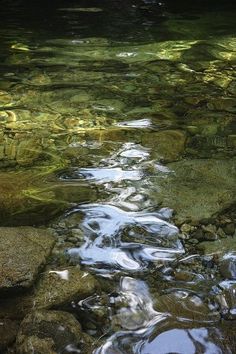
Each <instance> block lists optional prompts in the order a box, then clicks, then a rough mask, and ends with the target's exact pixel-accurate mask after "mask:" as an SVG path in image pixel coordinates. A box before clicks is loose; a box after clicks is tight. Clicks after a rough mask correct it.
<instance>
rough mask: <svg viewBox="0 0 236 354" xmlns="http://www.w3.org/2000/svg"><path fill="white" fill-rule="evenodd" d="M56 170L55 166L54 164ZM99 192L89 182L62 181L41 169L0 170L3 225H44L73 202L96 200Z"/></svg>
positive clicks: (1, 217) (0, 221)
mask: <svg viewBox="0 0 236 354" xmlns="http://www.w3.org/2000/svg"><path fill="white" fill-rule="evenodd" d="M52 169H53V167H52ZM95 196H96V191H95V190H94V189H92V188H91V187H90V186H89V185H88V184H86V183H81V182H80V181H78V183H66V182H63V181H58V180H56V178H55V177H54V176H53V175H50V167H49V168H48V172H47V170H46V169H45V172H44V171H43V169H42V171H41V172H40V171H39V170H36V169H35V170H25V171H16V172H13V171H9V172H1V173H0V225H3V226H8V225H11V226H18V225H37V224H42V223H44V224H45V222H47V221H48V220H50V219H51V218H52V217H54V216H56V215H57V214H58V213H59V212H61V211H63V210H65V209H66V208H68V207H69V206H70V205H71V203H74V202H76V203H79V202H86V201H90V200H94V199H95Z"/></svg>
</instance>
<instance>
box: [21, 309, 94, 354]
mask: <svg viewBox="0 0 236 354" xmlns="http://www.w3.org/2000/svg"><path fill="white" fill-rule="evenodd" d="M91 344H92V340H91V339H90V337H89V336H87V335H85V334H83V333H82V331H81V326H80V324H79V322H78V321H76V319H75V318H74V316H73V315H71V314H69V313H67V312H63V311H36V312H34V313H31V314H29V315H28V316H26V317H25V319H24V320H23V321H22V323H21V326H20V331H19V333H18V336H17V339H16V348H17V353H19V354H31V353H32V354H33V353H37V354H46V353H47V354H57V353H70V352H73V353H84V354H86V353H91V352H92V350H91Z"/></svg>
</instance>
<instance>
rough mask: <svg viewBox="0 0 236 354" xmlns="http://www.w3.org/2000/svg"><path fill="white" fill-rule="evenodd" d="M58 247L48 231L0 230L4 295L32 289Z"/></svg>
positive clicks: (0, 290)
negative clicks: (48, 259)
mask: <svg viewBox="0 0 236 354" xmlns="http://www.w3.org/2000/svg"><path fill="white" fill-rule="evenodd" d="M54 243H55V237H54V236H53V235H52V234H51V233H50V232H49V231H48V230H46V229H36V228H33V227H15V228H13V227H12V228H11V227H1V228H0V269H1V273H0V294H1V293H3V292H6V291H7V292H9V291H10V292H15V291H19V290H24V289H27V288H30V287H31V286H32V285H33V283H34V281H35V278H36V277H37V275H38V273H39V271H40V269H41V267H42V266H43V265H44V264H45V262H46V260H47V257H48V256H49V255H50V252H51V250H52V247H53V245H54Z"/></svg>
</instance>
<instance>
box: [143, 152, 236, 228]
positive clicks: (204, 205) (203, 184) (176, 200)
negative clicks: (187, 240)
mask: <svg viewBox="0 0 236 354" xmlns="http://www.w3.org/2000/svg"><path fill="white" fill-rule="evenodd" d="M168 168H169V169H170V170H171V171H172V173H169V174H168V177H167V178H160V177H157V178H158V180H156V182H155V186H156V188H155V191H153V190H152V191H151V193H150V195H151V198H152V200H154V201H155V203H162V205H163V206H168V207H170V208H172V209H174V211H175V213H176V220H177V221H178V222H180V223H181V222H184V221H185V220H187V219H191V220H194V221H200V220H202V219H207V218H210V217H212V216H213V215H216V214H218V213H220V212H221V211H222V210H224V209H226V208H227V207H229V206H230V205H232V204H233V203H234V202H235V196H236V193H235V192H236V186H235V180H236V161H235V159H230V160H218V159H217V160H215V159H199V160H197V159H195V160H182V161H180V162H174V163H170V164H168Z"/></svg>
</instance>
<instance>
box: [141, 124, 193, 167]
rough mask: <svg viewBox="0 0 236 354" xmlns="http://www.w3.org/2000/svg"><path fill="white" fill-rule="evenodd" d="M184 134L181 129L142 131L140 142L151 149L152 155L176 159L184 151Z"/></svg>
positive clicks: (169, 159)
mask: <svg viewBox="0 0 236 354" xmlns="http://www.w3.org/2000/svg"><path fill="white" fill-rule="evenodd" d="M185 142H186V134H185V133H184V132H183V131H181V130H163V131H160V132H151V133H150V132H148V133H144V134H143V137H142V144H143V145H144V146H145V147H148V148H152V149H153V155H154V156H153V157H154V158H159V159H160V158H161V159H164V160H165V161H168V162H171V161H175V160H178V158H179V157H180V156H181V154H182V153H183V151H184V147H185Z"/></svg>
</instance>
